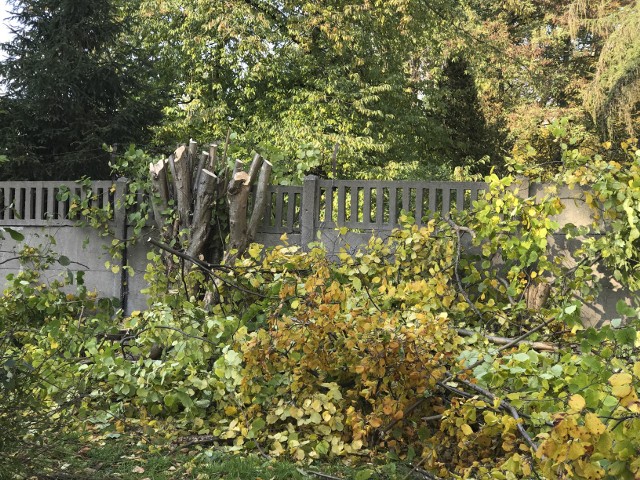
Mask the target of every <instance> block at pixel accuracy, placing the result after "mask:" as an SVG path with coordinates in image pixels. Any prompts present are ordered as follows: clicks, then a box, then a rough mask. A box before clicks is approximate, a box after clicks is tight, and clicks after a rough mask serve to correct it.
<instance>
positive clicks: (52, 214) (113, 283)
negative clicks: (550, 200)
mask: <svg viewBox="0 0 640 480" xmlns="http://www.w3.org/2000/svg"><path fill="white" fill-rule="evenodd" d="M487 189H488V185H487V184H486V183H483V182H416V181H411V182H410V181H360V180H325V179H321V178H319V177H316V176H308V177H306V178H305V179H304V182H303V185H302V186H285V185H276V186H271V187H270V192H269V195H268V197H267V198H268V201H267V205H266V209H265V214H264V217H263V222H262V225H261V226H260V228H259V230H258V235H257V238H256V241H257V242H259V243H263V244H265V245H266V246H273V245H277V244H279V243H281V240H280V239H281V237H282V235H283V234H287V237H288V243H289V244H293V245H301V246H303V247H306V246H307V245H308V244H309V243H311V242H314V241H321V242H323V243H324V245H325V246H326V247H327V249H328V251H329V254H330V255H335V254H337V253H338V251H339V250H340V249H341V248H343V247H345V246H346V245H349V246H350V247H351V248H356V247H357V246H358V245H361V244H363V243H366V242H367V241H368V240H369V238H370V237H371V235H372V234H374V233H375V234H376V235H377V236H381V237H386V236H388V235H389V234H390V233H391V231H392V230H393V229H394V228H395V227H396V226H397V225H398V221H399V218H400V215H401V212H403V211H404V212H406V213H407V214H409V215H411V216H412V217H413V218H414V219H415V220H416V222H417V223H418V224H420V223H421V222H422V221H423V219H426V218H428V217H430V216H431V215H433V214H434V213H436V212H438V213H440V214H441V215H447V214H448V213H449V212H451V211H452V210H454V209H455V210H458V211H461V210H469V209H470V208H471V206H472V202H473V201H475V200H477V199H478V198H479V196H481V195H482V194H483V192H485V191H486V190H487ZM544 189H545V187H544V186H543V185H537V184H532V185H529V183H528V182H527V181H524V180H523V181H521V183H520V184H519V192H520V195H522V196H523V197H528V196H540V197H541V196H542V195H543V194H544ZM65 190H68V191H70V192H71V193H72V194H74V195H76V196H77V197H78V198H80V199H90V201H91V202H92V205H95V206H98V207H101V208H104V207H107V208H109V209H111V210H112V212H113V216H112V220H111V225H110V227H111V231H112V232H114V234H115V236H116V238H117V239H120V240H122V239H126V238H128V236H130V233H129V231H128V230H129V228H130V225H129V224H128V222H127V218H128V214H129V213H131V212H127V211H125V209H124V207H123V205H124V203H125V202H123V201H122V200H123V198H124V195H125V193H126V191H127V181H126V180H125V179H120V180H118V181H115V182H111V181H97V182H93V183H91V184H90V185H88V186H87V185H80V184H79V183H74V182H55V181H54V182H0V226H8V227H11V228H13V229H16V230H20V231H21V233H22V234H23V235H24V236H25V241H24V242H22V243H20V244H17V243H16V242H14V241H13V240H11V239H10V238H9V237H8V235H5V239H4V240H2V243H1V245H2V246H1V247H0V276H1V278H4V277H5V276H6V275H7V274H8V273H12V272H15V271H17V270H19V269H20V268H24V267H21V266H20V264H19V262H18V260H17V258H16V256H17V255H16V252H17V250H18V249H19V248H20V247H21V246H22V245H24V244H27V245H31V246H41V247H44V248H48V249H51V250H54V251H55V252H56V253H57V254H59V255H64V256H66V257H68V258H69V259H71V260H72V261H74V262H77V263H74V264H72V265H70V266H63V265H54V266H53V267H52V269H51V270H50V271H49V272H48V273H47V277H45V278H52V277H54V276H56V275H59V274H61V273H63V272H64V271H65V270H67V269H69V268H71V269H82V270H84V271H85V276H84V278H85V284H86V286H87V288H89V289H95V290H97V291H98V292H99V293H100V294H101V295H104V296H109V297H116V298H119V299H120V301H121V303H122V305H123V307H124V309H125V311H127V312H130V311H132V310H135V309H143V308H145V306H146V299H145V298H144V296H143V295H141V294H140V290H141V289H143V288H145V287H146V283H145V281H144V278H143V275H144V271H145V269H146V264H147V261H146V255H147V252H148V249H149V247H148V246H147V245H146V244H137V245H133V246H128V247H127V250H126V251H125V252H124V254H123V257H122V258H119V259H113V258H111V256H110V254H109V247H110V246H111V243H112V241H113V237H109V236H103V235H101V233H100V232H98V231H97V230H95V229H93V228H90V227H81V226H78V219H77V218H70V211H71V201H72V200H71V198H69V197H66V198H63V197H65V196H64V195H60V193H61V192H63V191H65ZM558 194H559V196H560V197H561V198H562V199H563V201H564V204H565V210H564V212H563V213H562V215H561V216H559V217H558V218H557V219H556V220H558V221H559V222H560V224H561V225H562V224H566V223H573V224H575V225H588V224H590V223H591V222H592V217H591V212H590V210H589V208H588V207H587V206H586V205H584V203H583V201H582V193H581V192H580V191H575V190H569V189H566V188H565V189H561V191H560V192H558ZM149 224H152V222H149ZM342 227H345V228H346V229H347V232H346V234H339V229H342ZM343 230H344V229H343ZM150 233H151V232H150ZM551 243H552V252H553V254H555V255H558V256H564V257H566V258H569V257H570V255H566V253H567V252H570V251H571V250H572V249H573V248H574V247H573V246H572V245H571V244H570V243H568V242H567V241H566V239H565V238H564V236H563V235H560V234H557V235H554V236H553V238H552V239H551ZM107 262H108V263H109V264H110V265H115V266H119V267H122V266H123V265H128V266H130V267H132V269H133V271H134V272H135V275H134V276H133V277H128V276H127V274H126V273H125V271H124V270H122V269H120V270H119V271H118V272H117V273H112V272H111V271H110V270H109V269H108V268H106V267H105V264H106V263H107ZM594 278H597V279H598V281H600V282H601V283H602V285H603V287H604V288H603V294H602V295H601V297H600V298H598V299H597V300H596V301H595V302H593V305H592V308H591V307H590V309H589V308H587V309H585V311H586V317H587V318H586V320H587V321H588V322H589V323H597V322H600V321H602V320H603V319H606V318H612V317H613V316H615V315H616V314H615V302H616V301H617V300H618V299H620V298H625V297H624V295H625V292H623V291H622V290H621V289H620V288H619V285H616V284H615V282H613V280H612V279H611V277H610V276H609V275H608V274H607V273H606V272H604V271H603V270H602V268H600V267H598V266H596V267H595V268H594Z"/></svg>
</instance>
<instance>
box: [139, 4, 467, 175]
mask: <svg viewBox="0 0 640 480" xmlns="http://www.w3.org/2000/svg"><path fill="white" fill-rule="evenodd" d="M428 3H429V4H428V5H427V3H426V2H421V1H417V0H398V1H393V2H371V1H365V2H350V1H344V0H323V1H315V2H308V1H300V0H285V1H281V2H280V1H279V2H275V1H271V0H231V1H227V2H224V3H223V2H210V1H204V0H189V1H183V2H175V1H172V0H161V1H159V2H158V1H156V0H153V1H151V0H146V1H145V2H144V3H143V10H142V11H143V14H144V15H146V16H147V18H148V19H149V21H148V22H147V27H148V31H147V33H146V35H145V37H146V38H147V39H148V41H149V42H152V43H154V44H157V45H162V51H161V52H160V55H161V57H162V59H163V61H167V62H169V63H168V65H167V67H165V68H166V69H168V70H171V71H173V72H175V74H176V80H175V81H174V83H173V84H174V87H175V89H176V90H175V93H176V95H182V103H180V104H179V105H176V106H175V107H173V108H170V109H167V110H166V112H165V113H166V114H167V115H166V119H165V122H164V124H163V126H162V127H160V128H159V129H158V130H157V134H158V136H157V139H158V141H159V142H161V143H171V142H174V141H175V140H174V139H175V138H185V137H187V136H191V135H194V133H193V132H196V134H198V132H200V133H199V135H200V136H201V137H202V138H203V139H204V138H208V137H210V136H211V135H216V136H218V137H223V136H224V133H225V131H226V129H227V127H228V126H229V125H230V126H231V127H232V128H233V129H234V130H236V131H238V132H241V133H242V135H241V138H239V139H238V141H241V142H242V141H244V142H245V143H246V144H247V145H253V146H255V145H259V149H262V151H261V153H265V155H267V156H269V153H270V152H271V153H273V152H276V151H277V152H279V153H280V154H283V155H284V156H285V158H286V159H287V161H280V162H278V161H277V158H276V161H275V162H274V168H275V172H274V173H275V175H276V176H278V175H279V176H287V177H290V176H298V177H299V176H300V175H301V174H302V173H304V172H305V171H309V170H314V171H320V172H323V173H325V174H331V173H332V170H333V165H332V156H333V152H334V151H335V148H336V147H335V146H336V145H337V144H339V148H338V150H339V152H338V155H337V158H338V160H337V162H336V163H337V174H338V175H350V176H351V175H357V176H379V177H380V176H396V177H397V176H407V175H412V174H416V171H417V170H420V169H421V170H422V174H426V172H430V173H433V172H436V171H437V170H438V168H440V167H441V164H444V163H454V162H456V161H458V159H457V155H456V154H457V151H456V149H455V148H453V147H452V140H451V135H450V130H449V129H448V128H447V125H446V124H445V121H444V118H443V117H444V116H445V110H446V108H444V107H443V105H442V104H440V103H438V102H436V101H433V99H434V98H436V97H438V98H442V97H441V96H439V95H435V93H436V92H435V91H436V90H438V89H439V88H440V86H439V85H438V83H437V82H436V81H435V80H434V79H433V78H432V77H431V76H429V75H426V74H424V73H426V72H423V69H424V68H425V64H423V63H422V62H421V61H420V59H421V55H422V53H423V52H425V51H429V52H430V56H431V59H430V60H431V61H432V62H433V64H438V63H440V64H441V63H442V62H441V61H440V62H439V60H438V59H439V58H440V52H439V48H438V47H437V45H436V43H437V42H436V38H439V37H438V36H439V35H441V33H442V32H443V31H445V30H446V29H447V28H449V25H450V24H451V23H452V20H451V19H452V18H453V17H454V16H455V15H457V14H458V13H457V7H456V5H455V4H454V3H453V2H448V1H439V2H428ZM436 7H437V9H436ZM434 9H436V13H434ZM276 157H277V155H276ZM271 158H273V155H272V156H271Z"/></svg>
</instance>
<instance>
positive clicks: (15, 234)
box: [4, 227, 24, 242]
mask: <svg viewBox="0 0 640 480" xmlns="http://www.w3.org/2000/svg"><path fill="white" fill-rule="evenodd" d="M4 231H5V232H7V233H8V234H9V236H10V237H11V238H12V239H13V240H15V241H16V242H22V241H23V240H24V235H23V234H22V233H20V232H18V231H17V230H14V229H13V228H9V227H4Z"/></svg>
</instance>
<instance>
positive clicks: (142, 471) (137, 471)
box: [131, 466, 144, 473]
mask: <svg viewBox="0 0 640 480" xmlns="http://www.w3.org/2000/svg"><path fill="white" fill-rule="evenodd" d="M131 471H132V472H133V473H144V468H142V467H140V466H137V467H133V470H131Z"/></svg>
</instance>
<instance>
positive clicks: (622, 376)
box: [609, 373, 633, 387]
mask: <svg viewBox="0 0 640 480" xmlns="http://www.w3.org/2000/svg"><path fill="white" fill-rule="evenodd" d="M632 380H633V377H632V376H631V375H630V374H629V373H616V374H614V375H611V377H609V383H610V384H611V386H612V387H619V386H621V385H629V384H630V383H631V382H632Z"/></svg>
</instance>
